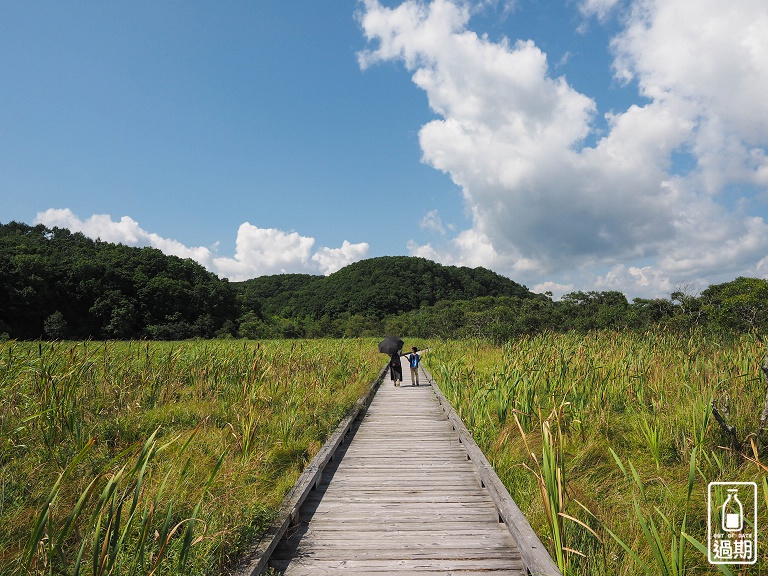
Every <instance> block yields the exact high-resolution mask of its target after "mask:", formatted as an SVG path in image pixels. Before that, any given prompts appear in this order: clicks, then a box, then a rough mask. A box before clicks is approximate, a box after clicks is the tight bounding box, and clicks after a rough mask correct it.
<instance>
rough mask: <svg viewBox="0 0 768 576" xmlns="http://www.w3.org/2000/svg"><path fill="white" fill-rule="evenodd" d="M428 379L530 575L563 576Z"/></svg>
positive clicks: (450, 407)
mask: <svg viewBox="0 0 768 576" xmlns="http://www.w3.org/2000/svg"><path fill="white" fill-rule="evenodd" d="M429 379H430V381H431V382H432V384H433V388H434V390H435V394H436V395H437V397H438V400H439V402H440V405H441V406H442V407H443V410H444V411H445V412H446V415H447V416H448V419H449V420H450V421H451V424H452V425H453V427H454V429H455V430H456V432H458V434H459V438H460V439H461V441H462V444H463V445H464V448H465V449H466V450H467V455H468V456H469V457H470V458H471V460H472V461H473V462H474V463H475V466H477V471H478V474H479V475H480V478H481V480H482V482H483V485H484V486H485V487H486V488H488V492H489V493H490V494H491V496H492V497H493V499H494V501H495V503H496V507H497V509H498V511H499V516H501V518H502V519H503V520H504V523H505V524H506V526H507V528H508V530H509V532H510V534H511V535H512V537H513V538H514V539H515V542H516V544H517V546H518V548H519V549H520V553H521V555H522V557H523V560H524V562H525V565H526V567H527V569H528V571H529V572H530V573H531V574H532V575H542V576H550V575H553V576H561V572H560V570H559V568H558V567H557V565H556V564H555V563H554V562H553V561H552V557H551V556H550V555H549V553H548V552H547V549H546V548H545V547H544V545H543V544H542V542H541V540H540V539H539V537H538V536H537V535H536V533H535V532H534V531H533V528H531V525H530V523H529V522H528V520H527V519H526V517H525V516H524V515H523V513H522V511H521V510H520V508H519V507H518V506H517V504H515V501H514V500H513V499H512V497H511V496H510V495H509V492H508V491H507V489H506V487H505V486H504V484H503V483H502V482H501V480H500V479H499V477H498V476H497V475H496V472H495V471H494V469H493V466H491V464H490V462H488V459H487V458H486V457H485V454H483V452H482V450H480V448H479V447H478V446H477V444H476V443H475V441H474V438H472V435H471V434H470V433H469V431H468V430H467V428H466V426H464V422H463V421H462V420H461V418H460V417H459V415H458V414H457V413H456V411H455V410H454V409H453V407H452V406H451V404H450V402H448V400H447V399H446V398H445V396H443V393H442V391H441V390H440V387H439V386H438V385H437V383H436V382H434V381H432V378H431V375H430V376H429Z"/></svg>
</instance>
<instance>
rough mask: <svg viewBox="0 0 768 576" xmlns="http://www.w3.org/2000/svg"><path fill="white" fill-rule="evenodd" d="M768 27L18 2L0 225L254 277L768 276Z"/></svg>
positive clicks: (326, 6) (632, 281)
mask: <svg viewBox="0 0 768 576" xmlns="http://www.w3.org/2000/svg"><path fill="white" fill-rule="evenodd" d="M766 26H768V7H766V6H765V4H764V2H762V1H761V0H736V1H734V2H731V3H729V5H728V7H727V8H725V9H724V8H723V6H722V3H721V2H716V1H715V0H663V1H662V0H565V1H563V2H556V1H551V2H550V1H547V2H544V1H541V0H517V1H514V2H512V1H507V2H504V1H502V0H498V1H492V0H491V1H489V0H482V1H463V0H434V1H432V2H427V1H420V2H416V1H406V2H401V1H386V2H376V1H374V0H365V1H362V0H361V1H358V0H343V1H335V2H322V3H321V2H316V1H302V2H276V1H272V2H226V3H212V2H184V3H181V2H140V1H139V2H131V3H98V2H76V3H66V4H61V3H38V2H24V3H21V2H18V3H10V4H8V5H7V6H4V9H3V17H2V18H1V19H0V53H2V54H3V58H1V59H0V77H1V78H2V81H1V82H0V194H1V195H2V198H3V202H2V205H1V206H0V222H8V221H11V220H17V221H23V222H27V223H33V222H41V223H44V224H46V225H48V226H62V227H68V228H70V229H73V230H81V231H83V232H84V233H85V234H87V235H89V236H92V237H101V238H102V239H104V240H109V241H115V242H124V243H126V244H130V245H137V246H145V245H153V246H156V247H158V248H160V249H162V250H164V251H166V252H168V253H171V254H176V255H179V256H183V257H191V258H195V259H196V260H198V261H200V262H201V263H202V264H203V265H205V266H206V267H208V268H209V269H210V270H212V271H213V272H215V273H217V274H219V275H220V276H222V277H229V278H231V279H233V280H242V279H245V278H248V277H253V276H257V275H262V274H272V273H279V272H309V273H315V274H318V273H319V274H322V273H326V274H327V273H330V272H333V271H334V270H336V269H338V268H339V267H341V266H343V265H346V264H349V263H351V262H353V261H355V260H359V259H361V258H367V257H374V256H381V255H400V254H406V255H407V254H410V255H419V256H424V257H428V258H431V259H433V260H437V261H440V262H443V263H445V264H456V265H467V266H486V267H488V268H491V269H493V270H495V271H497V272H499V273H501V274H504V275H506V276H508V277H510V278H512V279H514V280H516V281H519V282H521V283H524V284H526V285H527V286H528V287H529V288H533V289H535V290H537V291H545V290H551V291H552V292H554V293H555V294H556V295H559V294H562V293H565V292H568V291H572V290H592V289H595V290H608V289H616V290H621V291H623V292H625V293H626V294H627V295H629V296H630V297H634V296H663V295H668V294H669V292H671V291H672V290H673V289H674V288H675V287H677V286H679V285H680V284H688V285H691V286H695V287H697V288H698V289H700V288H703V287H705V286H706V285H707V284H709V283H714V282H721V281H726V280H730V279H733V278H735V277H736V276H738V275H749V276H759V277H766V275H768V270H767V269H768V261H766V256H767V255H768V226H767V225H766V223H765V215H766V205H765V200H766V192H767V191H768V190H767V189H768V160H766V147H767V146H768V104H766V99H765V98H764V94H765V93H766V92H767V91H768V72H767V71H766V70H767V68H766V66H765V62H766V61H768V40H766V38H768V35H766V34H765V33H764V31H765V29H766Z"/></svg>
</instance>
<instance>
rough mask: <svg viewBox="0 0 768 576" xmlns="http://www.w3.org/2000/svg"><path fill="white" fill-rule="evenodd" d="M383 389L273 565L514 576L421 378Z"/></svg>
mask: <svg viewBox="0 0 768 576" xmlns="http://www.w3.org/2000/svg"><path fill="white" fill-rule="evenodd" d="M403 373H404V378H405V381H404V382H403V386H402V387H394V386H393V385H392V384H391V382H390V381H389V378H387V379H386V380H385V381H384V382H383V383H382V384H381V388H380V389H379V390H378V392H377V393H376V396H375V397H374V399H373V402H372V403H371V405H370V407H369V409H368V411H367V413H366V415H365V418H364V419H363V420H362V423H361V424H360V426H359V429H358V430H357V431H356V433H355V435H354V437H353V438H352V440H351V442H349V444H347V445H346V446H344V447H342V448H341V449H340V450H339V452H337V454H336V457H335V459H334V461H333V462H331V463H329V465H328V467H327V468H326V469H325V472H324V474H323V481H322V482H321V483H320V485H319V486H318V489H316V490H314V491H313V492H312V493H311V494H310V495H309V497H308V498H307V500H306V501H305V503H304V505H303V506H302V508H301V523H300V524H299V525H298V526H295V527H293V528H291V529H289V531H288V533H287V534H286V535H285V538H284V539H283V540H282V541H281V543H280V544H279V545H278V547H277V549H276V550H275V552H274V554H272V559H271V562H270V564H271V566H273V567H274V568H276V569H278V570H280V571H285V574H286V576H300V575H320V574H334V573H339V574H375V576H384V575H387V574H395V573H397V574H422V573H429V574H444V575H450V574H461V575H462V576H473V575H480V574H489V573H492V574H494V575H496V576H512V575H514V576H521V575H525V574H526V570H525V568H524V566H523V563H522V561H521V557H520V552H519V551H518V549H517V547H516V545H515V541H514V540H513V538H512V536H511V535H510V533H509V531H508V530H507V528H506V526H505V525H504V524H503V523H500V522H499V513H498V512H497V508H496V506H495V505H494V502H493V500H492V499H491V497H490V496H489V494H488V491H487V490H486V489H484V488H483V487H481V482H480V479H479V476H478V473H477V469H476V467H475V465H474V464H473V463H472V462H471V461H469V460H468V457H467V452H466V450H465V449H464V446H463V445H462V444H461V443H459V438H458V435H457V433H456V432H455V431H454V430H453V426H452V425H451V423H450V422H449V420H447V419H446V416H445V413H444V412H443V410H442V409H441V408H440V406H439V404H438V401H437V397H436V396H435V393H434V392H433V390H432V387H431V386H430V385H429V382H425V381H424V380H426V378H423V377H422V382H421V384H422V385H421V386H419V387H413V386H411V382H410V373H409V370H408V367H407V365H404V370H403Z"/></svg>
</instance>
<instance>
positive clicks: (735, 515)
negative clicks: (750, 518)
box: [720, 488, 744, 532]
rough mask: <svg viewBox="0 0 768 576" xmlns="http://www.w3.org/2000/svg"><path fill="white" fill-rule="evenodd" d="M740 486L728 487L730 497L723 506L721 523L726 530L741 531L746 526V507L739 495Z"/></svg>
mask: <svg viewBox="0 0 768 576" xmlns="http://www.w3.org/2000/svg"><path fill="white" fill-rule="evenodd" d="M738 492H739V489H738V488H729V489H728V498H726V499H725V502H723V506H722V508H721V516H720V518H721V525H722V528H723V531H724V532H741V530H742V528H744V508H743V506H742V505H741V502H740V501H739V497H738Z"/></svg>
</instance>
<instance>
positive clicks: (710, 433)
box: [425, 331, 768, 575]
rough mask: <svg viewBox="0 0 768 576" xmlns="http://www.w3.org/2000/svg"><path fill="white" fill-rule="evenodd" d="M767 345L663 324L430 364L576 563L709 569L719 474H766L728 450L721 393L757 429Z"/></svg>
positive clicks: (449, 356)
mask: <svg viewBox="0 0 768 576" xmlns="http://www.w3.org/2000/svg"><path fill="white" fill-rule="evenodd" d="M764 357H765V347H764V344H763V343H762V342H761V341H760V340H759V339H758V338H756V337H753V336H750V335H745V336H743V337H741V338H735V339H720V338H717V337H711V336H707V335H704V334H691V335H689V336H687V337H685V338H680V337H679V336H678V335H677V334H672V333H666V332H663V331H651V332H647V333H642V334H641V333H634V332H594V333H589V334H576V333H567V334H538V335H534V336H528V337H522V338H520V339H518V340H515V341H511V342H508V343H506V344H505V345H503V346H495V345H491V344H488V343H485V342H482V341H471V342H456V343H454V342H446V343H444V344H443V345H436V346H434V347H433V349H432V351H431V352H430V354H429V355H427V357H425V362H426V364H427V367H428V369H430V370H432V371H433V374H434V376H435V378H436V379H437V380H438V381H439V383H440V385H441V387H442V388H443V389H444V391H445V394H446V396H447V397H448V399H449V400H450V401H451V402H452V403H454V406H455V407H456V410H457V412H459V413H461V414H462V416H463V417H464V418H465V423H467V425H468V427H469V428H470V430H471V431H473V432H474V433H475V439H476V440H477V441H478V444H479V445H480V446H481V448H482V449H483V450H484V451H485V452H486V455H487V456H488V458H489V460H491V462H492V463H493V464H494V467H495V468H496V471H497V473H498V474H499V476H500V477H501V478H502V480H503V481H504V482H505V484H506V485H507V487H508V489H509V491H510V493H511V494H512V496H513V497H514V498H515V500H516V501H517V502H518V504H519V505H520V506H521V507H522V508H523V510H524V512H525V513H526V515H527V516H528V518H529V520H530V521H531V523H532V525H533V526H534V527H535V528H536V529H537V531H538V532H539V534H540V535H541V537H542V539H543V540H544V541H545V543H547V544H548V546H549V549H550V552H551V553H552V556H553V558H555V559H556V560H557V562H558V563H559V564H561V567H564V568H565V572H567V573H569V574H573V575H582V574H583V575H591V574H597V573H601V574H609V573H610V574H622V575H634V574H646V573H653V574H662V573H669V574H694V573H696V574H705V573H716V572H717V571H718V569H717V568H715V567H709V565H708V562H707V558H706V555H702V554H701V551H700V549H699V548H698V546H697V544H694V543H700V542H702V541H706V520H707V510H706V487H707V484H708V482H710V481H756V482H758V483H759V484H760V485H762V483H763V478H764V475H765V472H766V470H765V469H763V468H761V467H760V465H758V464H757V463H755V461H756V460H757V458H755V457H754V455H750V454H739V453H735V452H734V451H733V450H732V449H730V444H729V441H728V438H727V437H726V436H725V435H724V434H723V432H722V431H721V429H720V428H719V426H718V425H717V424H716V423H714V420H713V419H711V417H710V414H711V412H710V403H711V401H712V400H715V401H716V402H719V403H724V402H725V401H726V399H727V401H728V404H729V407H730V410H729V415H728V418H729V424H731V425H734V426H735V427H736V428H737V429H738V430H739V431H743V434H744V436H742V437H746V433H747V432H749V431H753V430H756V429H757V422H758V418H759V411H760V408H761V406H762V403H763V400H764V397H765V384H764V382H763V379H762V372H761V370H760V366H761V364H762V360H763V358H764ZM509 414H513V415H514V418H512V419H510V417H509ZM757 445H758V444H757V443H756V446H757ZM757 452H758V454H757V455H758V456H760V457H762V458H763V459H765V454H764V453H760V451H759V450H758V451H757ZM531 455H534V456H535V461H534V460H532V456H531ZM749 458H751V460H750V459H749ZM617 462H622V463H623V464H622V465H623V466H624V470H625V471H626V472H625V471H622V469H621V468H620V467H618V466H617ZM624 463H626V464H624ZM692 471H694V472H695V474H694V476H695V478H694V479H693V481H692V478H693V476H692ZM627 478H629V480H627ZM766 486H768V483H767V484H766ZM766 498H768V492H767V493H766ZM586 510H588V511H589V513H587V512H586ZM760 519H761V521H762V525H765V526H768V510H766V507H762V508H761V510H760ZM611 533H612V534H613V535H615V536H616V538H614V537H612V536H611ZM649 536H650V537H649ZM657 536H658V538H657ZM620 542H622V543H624V544H625V545H626V546H625V547H624V546H622V545H621V544H620ZM686 544H690V546H686ZM764 547H765V544H764V543H760V548H761V551H760V555H759V556H760V560H759V561H758V565H757V567H755V568H754V570H756V571H757V570H763V571H765V570H768V560H767V557H768V554H767V553H766V550H765V548H764ZM661 566H666V568H661ZM649 570H650V572H648V571H649ZM665 570H667V572H665ZM756 573H757V572H756Z"/></svg>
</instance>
